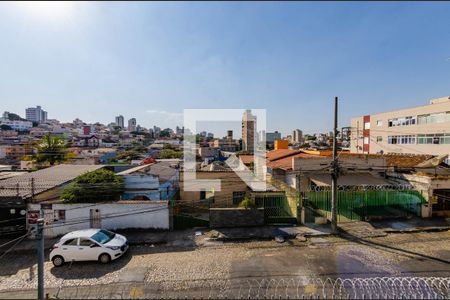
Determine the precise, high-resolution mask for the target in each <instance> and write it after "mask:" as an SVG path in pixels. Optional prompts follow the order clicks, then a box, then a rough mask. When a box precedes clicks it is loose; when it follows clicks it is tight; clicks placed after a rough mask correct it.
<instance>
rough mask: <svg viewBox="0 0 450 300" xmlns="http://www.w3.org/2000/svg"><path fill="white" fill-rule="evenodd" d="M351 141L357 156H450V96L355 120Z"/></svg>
mask: <svg viewBox="0 0 450 300" xmlns="http://www.w3.org/2000/svg"><path fill="white" fill-rule="evenodd" d="M350 141H351V142H350V151H351V152H353V153H369V154H374V153H384V154H387V153H408V154H431V155H445V154H450V97H443V98H438V99H432V100H430V104H429V105H424V106H418V107H413V108H407V109H401V110H396V111H391V112H385V113H379V114H373V115H365V116H360V117H357V118H353V119H352V122H351V139H350Z"/></svg>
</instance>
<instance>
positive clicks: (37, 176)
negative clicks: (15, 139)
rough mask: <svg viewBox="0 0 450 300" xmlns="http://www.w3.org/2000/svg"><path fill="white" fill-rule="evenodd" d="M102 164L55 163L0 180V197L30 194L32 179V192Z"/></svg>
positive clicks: (68, 180) (64, 180)
mask: <svg viewBox="0 0 450 300" xmlns="http://www.w3.org/2000/svg"><path fill="white" fill-rule="evenodd" d="M103 167H104V166H103V165H66V164H62V165H57V166H54V167H50V168H46V169H42V170H39V171H35V172H30V173H25V174H23V175H20V176H16V177H12V178H8V179H5V180H2V181H0V197H14V196H17V195H18V196H19V197H22V198H28V197H30V196H31V188H32V186H31V182H32V179H34V194H35V195H36V194H39V193H42V192H45V191H47V190H49V189H52V188H54V187H57V186H59V185H62V184H64V183H67V182H70V181H72V180H74V179H75V178H76V177H77V176H79V175H82V174H84V173H87V172H92V171H95V170H98V169H101V168H103Z"/></svg>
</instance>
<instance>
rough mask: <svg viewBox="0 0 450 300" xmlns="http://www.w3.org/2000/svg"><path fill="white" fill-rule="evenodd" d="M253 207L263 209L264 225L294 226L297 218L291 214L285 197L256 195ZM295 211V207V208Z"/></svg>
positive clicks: (290, 208)
mask: <svg viewBox="0 0 450 300" xmlns="http://www.w3.org/2000/svg"><path fill="white" fill-rule="evenodd" d="M255 205H256V207H259V208H264V218H265V223H266V224H296V223H297V217H296V215H295V213H293V212H292V207H291V206H290V205H289V200H288V198H287V197H286V196H285V195H256V196H255ZM295 209H297V207H295Z"/></svg>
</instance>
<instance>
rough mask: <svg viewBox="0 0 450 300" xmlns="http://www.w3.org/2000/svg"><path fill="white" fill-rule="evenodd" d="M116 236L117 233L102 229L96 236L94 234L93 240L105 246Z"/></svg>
mask: <svg viewBox="0 0 450 300" xmlns="http://www.w3.org/2000/svg"><path fill="white" fill-rule="evenodd" d="M115 236H116V234H115V233H112V232H110V231H107V230H103V229H102V230H100V231H99V232H97V233H96V234H94V235H93V236H91V239H93V240H94V241H96V242H98V243H100V244H105V243H107V242H109V241H110V240H112V239H113V238H114V237H115Z"/></svg>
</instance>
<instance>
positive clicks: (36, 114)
mask: <svg viewBox="0 0 450 300" xmlns="http://www.w3.org/2000/svg"><path fill="white" fill-rule="evenodd" d="M25 118H26V119H27V120H28V121H31V122H45V121H46V120H47V112H46V111H45V110H43V109H42V108H41V107H40V106H39V105H38V106H36V107H29V108H27V109H26V110H25Z"/></svg>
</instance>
